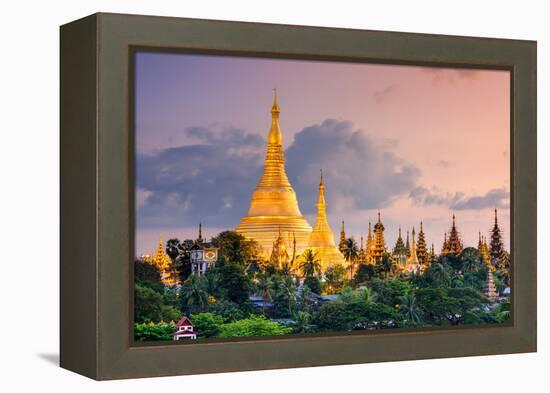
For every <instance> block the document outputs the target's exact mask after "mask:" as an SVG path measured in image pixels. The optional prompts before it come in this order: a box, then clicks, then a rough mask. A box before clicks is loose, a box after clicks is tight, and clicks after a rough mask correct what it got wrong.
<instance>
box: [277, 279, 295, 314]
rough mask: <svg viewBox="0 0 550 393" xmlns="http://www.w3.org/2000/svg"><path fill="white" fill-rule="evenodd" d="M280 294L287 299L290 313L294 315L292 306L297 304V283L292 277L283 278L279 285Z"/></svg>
mask: <svg viewBox="0 0 550 393" xmlns="http://www.w3.org/2000/svg"><path fill="white" fill-rule="evenodd" d="M279 292H280V293H281V294H282V295H283V296H284V297H285V298H286V299H287V302H288V304H287V306H288V313H289V315H292V314H293V307H292V305H293V304H294V303H295V302H296V283H295V282H294V279H293V278H292V277H291V276H284V277H283V279H282V280H281V282H280V284H279Z"/></svg>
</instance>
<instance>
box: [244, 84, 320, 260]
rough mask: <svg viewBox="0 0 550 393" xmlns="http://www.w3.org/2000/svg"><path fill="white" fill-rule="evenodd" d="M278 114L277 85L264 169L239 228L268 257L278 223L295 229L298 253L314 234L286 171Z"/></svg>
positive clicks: (276, 232)
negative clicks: (255, 242)
mask: <svg viewBox="0 0 550 393" xmlns="http://www.w3.org/2000/svg"><path fill="white" fill-rule="evenodd" d="M279 114H280V108H279V104H278V102H277V93H276V91H275V89H274V96H273V105H272V107H271V128H270V129H269V133H268V137H267V149H266V156H265V161H264V170H263V173H262V176H261V178H260V180H259V182H258V185H257V186H256V189H255V190H254V193H253V194H252V198H251V201H250V207H249V209H248V213H247V214H246V216H245V217H243V218H242V219H241V222H240V224H239V225H238V226H237V228H236V231H237V232H238V233H240V234H242V235H244V236H245V237H246V238H248V239H253V240H255V241H257V242H258V244H259V245H260V246H261V247H262V248H263V254H264V256H268V257H269V255H270V253H269V252H270V250H271V249H272V248H273V244H274V241H275V240H276V239H277V237H278V228H279V227H282V228H281V229H282V230H283V231H285V232H294V233H295V236H296V248H297V253H298V254H300V253H301V252H302V251H303V250H304V249H305V248H306V246H307V244H308V241H309V236H310V234H311V226H310V225H309V224H308V222H307V220H306V219H305V218H304V217H303V216H302V213H301V212H300V208H299V206H298V200H297V198H296V193H295V192H294V189H293V188H292V185H291V184H290V181H289V180H288V176H287V174H286V170H285V158H284V151H283V137H282V133H281V129H280V127H279Z"/></svg>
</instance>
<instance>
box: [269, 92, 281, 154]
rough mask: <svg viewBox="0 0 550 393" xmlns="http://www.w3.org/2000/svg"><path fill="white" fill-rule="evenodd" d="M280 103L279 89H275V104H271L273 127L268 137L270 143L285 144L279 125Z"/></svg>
mask: <svg viewBox="0 0 550 393" xmlns="http://www.w3.org/2000/svg"><path fill="white" fill-rule="evenodd" d="M280 113H281V110H280V109H279V104H278V103H277V89H273V105H272V106H271V128H270V130H269V134H268V137H267V142H268V144H276V145H282V144H283V134H282V132H281V128H280V127H279V114H280Z"/></svg>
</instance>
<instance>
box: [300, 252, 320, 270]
mask: <svg viewBox="0 0 550 393" xmlns="http://www.w3.org/2000/svg"><path fill="white" fill-rule="evenodd" d="M300 270H301V271H302V274H303V275H304V277H313V276H315V275H316V274H317V273H318V272H320V271H321V262H320V261H319V260H318V259H317V255H315V253H314V252H313V251H312V250H311V249H307V250H306V251H305V252H304V257H303V261H302V262H301V263H300Z"/></svg>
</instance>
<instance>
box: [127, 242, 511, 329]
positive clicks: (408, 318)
mask: <svg viewBox="0 0 550 393" xmlns="http://www.w3.org/2000/svg"><path fill="white" fill-rule="evenodd" d="M212 243H214V245H215V246H216V247H219V248H220V258H219V260H218V262H217V263H216V265H215V266H214V267H212V268H210V269H208V270H207V272H206V274H205V275H204V276H202V277H198V276H195V275H192V274H191V269H190V261H189V250H190V248H191V247H192V245H193V241H190V240H186V241H183V242H180V241H178V240H177V239H172V240H170V241H169V242H168V243H167V253H168V255H169V256H170V257H171V258H172V260H173V261H174V262H175V266H176V267H177V269H178V274H179V275H180V278H181V280H182V282H183V284H182V286H181V288H179V289H172V288H167V287H164V286H163V284H162V283H161V280H160V278H161V275H160V272H159V271H158V270H157V269H156V268H155V267H154V266H152V265H151V264H148V263H144V262H140V261H136V262H135V270H134V271H135V291H134V293H135V329H134V330H135V338H136V340H169V339H171V333H172V332H173V331H174V324H173V322H172V321H177V320H178V319H179V318H180V317H181V316H182V315H184V314H185V315H188V316H189V317H190V318H191V320H192V322H193V324H194V326H195V329H196V331H197V332H198V335H199V336H198V338H199V339H203V338H212V337H220V338H227V337H240V336H266V335H267V336H271V335H280V334H289V333H308V332H330V331H351V330H373V329H388V328H404V327H430V326H451V325H453V326H456V325H465V324H492V323H499V322H503V321H506V320H507V319H508V318H509V314H510V304H509V303H508V302H502V303H499V304H491V303H490V302H489V300H488V299H487V298H486V297H485V296H484V295H483V293H482V291H483V287H484V285H485V283H486V279H487V270H486V268H485V266H484V265H483V263H482V261H481V258H480V255H479V253H478V251H477V249H475V248H466V249H465V250H464V251H463V252H462V254H461V255H460V257H456V256H452V255H442V256H439V257H438V258H437V259H436V260H435V261H434V262H433V263H432V264H431V265H430V266H429V268H427V269H426V271H425V272H424V273H423V274H421V275H414V274H410V273H406V274H403V273H396V269H395V268H394V266H392V262H391V258H390V257H389V255H387V256H385V258H384V261H385V263H380V264H379V265H360V266H358V267H357V268H356V269H355V270H354V271H350V270H349V269H346V268H344V267H341V266H336V267H331V268H329V269H328V270H327V271H326V272H325V274H324V277H323V279H321V271H320V270H321V266H320V263H319V261H318V260H317V259H316V257H315V255H314V254H313V253H311V252H307V251H306V253H305V254H304V255H303V257H302V259H301V261H300V263H299V264H298V271H295V272H294V274H291V273H290V272H289V271H288V269H283V270H280V269H277V268H276V267H275V266H272V265H270V264H269V263H267V262H265V261H259V260H257V258H256V257H255V255H257V246H256V244H255V243H254V242H252V241H247V240H245V239H244V238H243V237H242V236H240V235H238V234H236V233H235V232H230V231H227V232H222V233H221V234H220V235H218V236H217V237H215V238H213V239H212ZM352 273H353V274H352ZM494 279H495V284H496V287H497V290H498V291H499V292H502V290H503V289H504V284H503V277H502V275H500V274H499V273H495V274H494Z"/></svg>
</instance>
